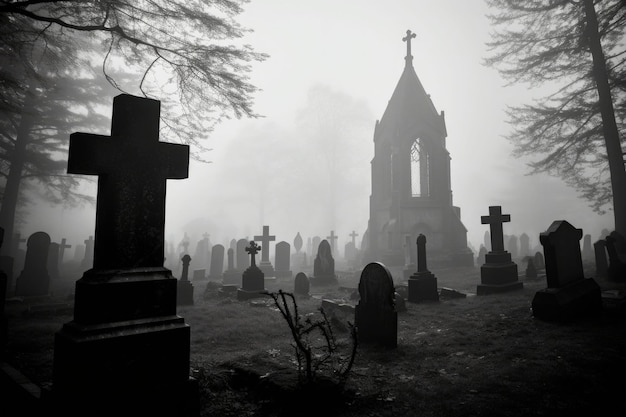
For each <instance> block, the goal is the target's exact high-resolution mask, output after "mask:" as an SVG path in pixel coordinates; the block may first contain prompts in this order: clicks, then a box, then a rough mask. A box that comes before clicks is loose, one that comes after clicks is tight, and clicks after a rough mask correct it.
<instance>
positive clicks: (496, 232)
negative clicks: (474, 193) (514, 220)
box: [476, 206, 524, 295]
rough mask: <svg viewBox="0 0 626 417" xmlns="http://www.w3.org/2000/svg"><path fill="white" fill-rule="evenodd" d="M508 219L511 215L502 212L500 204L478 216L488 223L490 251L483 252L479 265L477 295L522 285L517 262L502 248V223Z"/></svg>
mask: <svg viewBox="0 0 626 417" xmlns="http://www.w3.org/2000/svg"><path fill="white" fill-rule="evenodd" d="M510 221H511V216H510V215H509V214H502V207H500V206H490V207H489V215H488V216H481V218H480V222H481V223H482V224H488V225H489V228H490V236H491V251H489V252H487V253H486V254H485V263H484V264H483V265H482V266H481V267H480V284H479V285H478V287H477V289H476V294H478V295H486V294H494V293H500V292H505V291H512V290H520V289H522V288H523V287H524V284H523V283H522V282H521V281H519V279H518V275H517V264H516V263H515V262H513V261H512V260H511V254H510V253H509V252H507V251H506V250H504V233H503V230H502V224H503V223H506V222H510Z"/></svg>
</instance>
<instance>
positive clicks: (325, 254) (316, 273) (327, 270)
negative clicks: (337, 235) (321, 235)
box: [309, 239, 337, 285]
mask: <svg viewBox="0 0 626 417" xmlns="http://www.w3.org/2000/svg"><path fill="white" fill-rule="evenodd" d="M309 280H310V282H311V285H326V284H336V283H337V275H335V259H334V258H333V255H332V253H331V248H330V244H329V243H328V241H327V240H326V239H324V240H322V241H321V242H320V244H319V247H318V250H317V256H316V257H315V260H314V261H313V276H312V277H310V278H309Z"/></svg>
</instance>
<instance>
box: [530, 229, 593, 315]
mask: <svg viewBox="0 0 626 417" xmlns="http://www.w3.org/2000/svg"><path fill="white" fill-rule="evenodd" d="M582 236H583V231H582V229H577V228H575V227H574V226H572V225H571V224H570V223H569V222H567V221H565V220H558V221H554V222H552V224H551V225H550V227H549V228H548V230H546V231H545V232H542V233H541V234H540V235H539V241H540V242H541V244H542V245H543V251H544V254H545V263H546V279H547V284H548V288H546V289H544V290H541V291H537V293H536V294H535V297H534V298H533V301H532V310H533V316H535V317H537V318H540V319H543V320H548V321H569V320H571V319H574V318H577V317H579V316H584V315H591V314H595V313H597V312H598V311H600V310H601V309H602V298H601V295H600V287H599V286H598V284H597V283H596V282H595V281H594V280H593V279H591V278H585V276H584V271H583V263H582V256H581V252H580V239H581V238H582Z"/></svg>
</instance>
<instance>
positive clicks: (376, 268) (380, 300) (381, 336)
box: [355, 262, 398, 348]
mask: <svg viewBox="0 0 626 417" xmlns="http://www.w3.org/2000/svg"><path fill="white" fill-rule="evenodd" d="M394 294H395V288H394V285H393V278H392V276H391V273H390V272H389V270H388V269H387V267H385V265H383V264H382V263H379V262H372V263H369V264H367V265H366V266H365V268H363V271H362V272H361V279H360V281H359V295H360V299H359V303H358V304H357V306H356V309H355V325H356V329H357V337H358V341H359V344H360V345H361V344H370V343H371V344H379V345H382V346H386V347H392V348H395V347H396V346H397V345H398V312H397V311H396V306H395V300H394Z"/></svg>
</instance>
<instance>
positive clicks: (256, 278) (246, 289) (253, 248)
mask: <svg viewBox="0 0 626 417" xmlns="http://www.w3.org/2000/svg"><path fill="white" fill-rule="evenodd" d="M246 252H248V253H249V254H250V266H249V267H248V269H246V270H245V271H244V272H243V275H242V277H241V288H239V289H238V290H237V299H238V300H249V299H251V298H257V297H263V296H265V295H266V294H267V291H266V290H265V276H264V274H263V271H261V269H260V268H259V267H258V266H256V259H255V255H256V254H257V253H259V252H262V248H261V247H259V246H258V245H257V244H256V242H255V241H254V240H252V241H250V245H249V246H248V247H246Z"/></svg>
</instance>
